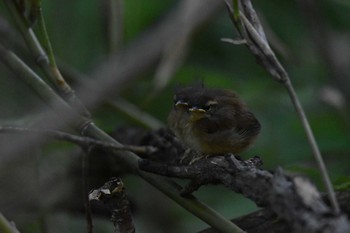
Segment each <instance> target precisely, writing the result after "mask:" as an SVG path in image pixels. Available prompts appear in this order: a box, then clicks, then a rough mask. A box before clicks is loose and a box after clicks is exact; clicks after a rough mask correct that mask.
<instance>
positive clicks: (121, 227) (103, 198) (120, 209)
mask: <svg viewBox="0 0 350 233" xmlns="http://www.w3.org/2000/svg"><path fill="white" fill-rule="evenodd" d="M89 200H90V201H92V200H96V201H100V202H103V203H104V204H105V205H108V206H109V207H110V209H111V212H112V216H111V220H112V222H113V224H114V232H115V233H134V232H135V227H134V223H133V220H132V216H131V210H130V202H129V200H128V198H127V196H126V194H125V187H124V184H123V181H122V180H121V179H120V178H111V179H110V180H109V181H108V182H106V183H105V184H104V185H103V186H102V187H100V188H98V189H94V190H92V191H91V192H90V194H89Z"/></svg>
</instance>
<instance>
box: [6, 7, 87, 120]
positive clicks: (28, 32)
mask: <svg viewBox="0 0 350 233" xmlns="http://www.w3.org/2000/svg"><path fill="white" fill-rule="evenodd" d="M15 4H16V3H15V1H13V0H5V5H6V6H7V7H8V9H9V11H10V13H11V14H12V16H13V17H14V19H15V22H16V23H17V26H18V29H19V31H20V32H21V34H22V36H23V38H24V40H25V42H26V43H27V46H28V47H29V49H30V50H31V52H32V53H33V56H34V59H35V61H36V62H37V63H38V64H39V66H40V68H41V69H42V71H43V72H44V74H45V75H46V77H47V78H48V79H49V80H50V81H51V83H53V84H54V86H55V88H56V89H57V90H58V91H59V94H60V95H61V96H62V97H63V98H64V99H65V100H66V101H67V102H68V103H69V104H70V105H72V107H74V108H75V109H76V110H77V111H78V112H80V113H82V114H83V115H84V116H87V117H90V114H89V112H88V111H87V109H86V108H85V107H84V106H83V104H82V103H81V102H80V100H79V99H78V98H77V97H76V96H75V94H74V91H73V90H72V89H71V88H70V86H69V85H68V83H67V82H66V81H65V80H64V78H63V77H62V75H61V73H60V71H59V69H58V67H57V65H56V62H55V58H54V54H53V51H52V47H51V43H50V41H49V37H48V34H47V31H46V26H45V21H44V18H43V14H42V9H41V1H40V0H36V1H35V4H33V7H35V11H36V15H37V16H38V19H39V29H40V30H39V31H40V35H41V40H42V42H43V44H44V45H45V49H46V51H45V49H44V48H43V47H42V46H41V44H40V42H39V40H38V38H37V37H36V35H35V33H34V31H33V29H32V28H31V27H30V26H29V24H28V22H27V20H26V19H25V18H24V16H23V15H22V14H21V13H20V12H19V10H18V9H17V7H16V5H15ZM47 53H48V54H47Z"/></svg>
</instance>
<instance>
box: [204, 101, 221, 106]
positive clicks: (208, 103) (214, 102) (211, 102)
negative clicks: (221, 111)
mask: <svg viewBox="0 0 350 233" xmlns="http://www.w3.org/2000/svg"><path fill="white" fill-rule="evenodd" d="M216 104H218V101H216V100H209V101H208V102H207V103H206V105H208V106H210V105H216Z"/></svg>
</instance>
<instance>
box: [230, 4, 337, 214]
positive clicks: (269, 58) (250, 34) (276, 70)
mask: <svg viewBox="0 0 350 233" xmlns="http://www.w3.org/2000/svg"><path fill="white" fill-rule="evenodd" d="M226 5H227V8H228V10H229V14H230V17H231V19H232V20H233V21H234V25H242V26H243V30H244V31H242V29H241V28H240V27H237V29H238V31H239V32H240V34H241V36H242V37H243V39H245V40H246V41H247V47H248V48H249V49H250V51H251V52H252V53H253V54H254V55H255V57H256V58H257V59H258V61H260V62H261V64H262V65H263V66H264V68H265V69H266V70H267V71H268V72H269V73H270V74H271V76H272V77H273V78H274V79H275V80H277V81H279V82H281V83H282V84H283V85H284V86H285V87H286V89H287V90H288V94H289V96H290V98H291V101H292V103H293V105H294V108H295V110H296V112H297V114H298V116H299V119H300V121H301V123H302V126H303V128H304V130H305V133H306V137H307V139H308V142H309V145H310V147H311V150H312V153H313V155H314V158H315V160H316V162H317V165H318V168H319V170H320V172H321V175H322V179H323V182H324V185H325V187H326V190H327V192H328V195H329V198H330V202H331V205H332V207H333V211H334V213H336V214H338V213H339V212H340V209H339V204H338V202H337V200H336V198H335V193H334V190H333V186H332V183H331V181H330V178H329V175H328V171H327V169H326V166H325V164H324V161H323V158H322V155H321V153H320V150H319V148H318V146H317V143H316V139H315V137H314V134H313V132H312V130H311V127H310V124H309V122H308V120H307V117H306V115H305V112H304V110H303V108H302V106H301V103H300V101H299V98H298V96H297V94H296V93H295V90H294V87H293V85H292V83H291V80H290V78H289V75H288V73H287V72H286V70H285V69H284V68H283V66H282V65H281V63H280V62H279V60H278V58H277V57H276V56H275V54H274V52H273V51H272V49H271V48H270V46H269V44H268V41H267V39H266V36H265V33H264V30H263V27H262V25H261V24H260V21H259V18H258V16H257V14H256V12H255V10H254V8H253V6H252V4H251V2H250V0H241V1H240V8H241V12H240V15H239V16H240V17H238V18H237V17H234V11H233V10H232V7H231V5H230V4H229V3H228V2H227V1H226Z"/></svg>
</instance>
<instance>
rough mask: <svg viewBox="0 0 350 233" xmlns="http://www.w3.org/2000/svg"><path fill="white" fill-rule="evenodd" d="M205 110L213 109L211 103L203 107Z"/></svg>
mask: <svg viewBox="0 0 350 233" xmlns="http://www.w3.org/2000/svg"><path fill="white" fill-rule="evenodd" d="M202 109H203V110H205V111H209V110H210V109H211V105H205V106H203V107H202Z"/></svg>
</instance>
